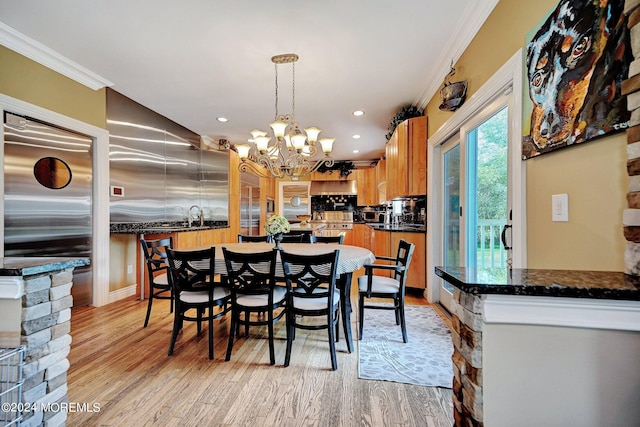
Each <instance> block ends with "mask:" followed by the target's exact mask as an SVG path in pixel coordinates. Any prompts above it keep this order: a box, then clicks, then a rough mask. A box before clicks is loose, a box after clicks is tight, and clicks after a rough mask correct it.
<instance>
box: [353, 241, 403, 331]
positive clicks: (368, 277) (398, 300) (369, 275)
mask: <svg viewBox="0 0 640 427" xmlns="http://www.w3.org/2000/svg"><path fill="white" fill-rule="evenodd" d="M414 249H415V245H414V244H413V243H409V242H407V241H405V240H400V243H399V244H398V253H397V256H396V257H395V258H393V257H385V256H376V261H378V260H379V261H383V262H386V263H387V264H365V265H364V269H365V273H364V276H360V277H358V296H359V298H358V303H359V304H358V307H359V314H360V316H359V317H360V319H359V320H360V329H359V335H358V339H360V340H361V339H362V330H363V327H364V309H365V308H370V309H377V310H394V311H395V314H396V324H397V325H400V329H401V330H402V340H403V341H404V342H405V343H406V342H407V341H408V340H407V325H406V322H405V318H404V294H405V287H406V286H405V285H406V280H407V273H408V271H409V264H410V263H411V257H412V256H413V251H414ZM375 270H381V271H390V272H392V273H393V277H386V276H378V275H374V271H375ZM365 298H383V299H385V298H386V299H392V300H393V305H391V306H389V305H378V304H369V305H365V303H364V300H365Z"/></svg>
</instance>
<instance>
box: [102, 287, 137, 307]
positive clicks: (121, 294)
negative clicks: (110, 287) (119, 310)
mask: <svg viewBox="0 0 640 427" xmlns="http://www.w3.org/2000/svg"><path fill="white" fill-rule="evenodd" d="M137 291H138V285H137V284H135V283H134V284H133V285H129V286H127V287H124V288H121V289H118V290H117V291H110V292H109V302H108V303H112V302H116V301H119V300H121V299H124V298H127V297H130V296H131V295H135V294H136V293H137Z"/></svg>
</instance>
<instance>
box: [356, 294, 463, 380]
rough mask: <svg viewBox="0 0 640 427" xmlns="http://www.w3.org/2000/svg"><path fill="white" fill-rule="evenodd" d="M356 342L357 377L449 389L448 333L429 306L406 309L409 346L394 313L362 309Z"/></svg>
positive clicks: (450, 364)
mask: <svg viewBox="0 0 640 427" xmlns="http://www.w3.org/2000/svg"><path fill="white" fill-rule="evenodd" d="M364 318H365V322H364V333H363V334H362V335H363V337H362V340H361V341H358V377H359V378H361V379H367V380H381V381H394V382H399V383H407V384H416V385H422V386H428V387H445V388H451V387H452V380H453V365H452V362H451V355H452V354H453V343H452V342H451V332H450V331H449V329H448V328H447V326H446V325H445V324H444V322H443V321H442V319H440V317H439V316H438V315H437V314H436V312H435V311H434V310H433V309H432V308H431V307H429V306H407V307H405V318H406V321H407V336H408V339H409V342H408V343H406V344H405V343H403V342H402V332H401V330H400V326H398V325H396V321H395V314H394V312H393V310H365V313H364Z"/></svg>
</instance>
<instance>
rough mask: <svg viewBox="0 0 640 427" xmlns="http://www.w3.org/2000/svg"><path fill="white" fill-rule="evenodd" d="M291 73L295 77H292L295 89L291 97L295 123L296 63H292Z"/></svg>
mask: <svg viewBox="0 0 640 427" xmlns="http://www.w3.org/2000/svg"><path fill="white" fill-rule="evenodd" d="M291 67H292V68H291V74H292V76H293V78H292V79H291V80H292V81H293V89H292V90H291V93H292V97H291V119H292V121H293V122H294V123H295V121H296V63H295V62H293V63H291Z"/></svg>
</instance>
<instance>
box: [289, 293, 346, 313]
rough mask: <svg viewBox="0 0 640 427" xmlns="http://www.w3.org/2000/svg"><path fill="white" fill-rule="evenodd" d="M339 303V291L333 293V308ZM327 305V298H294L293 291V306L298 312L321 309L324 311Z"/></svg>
mask: <svg viewBox="0 0 640 427" xmlns="http://www.w3.org/2000/svg"><path fill="white" fill-rule="evenodd" d="M316 291H322V290H320V289H316ZM324 292H326V290H324ZM314 293H315V292H314ZM339 303H340V291H334V292H333V304H334V306H336V305H338V304H339ZM327 305H328V301H327V297H317V298H300V297H296V296H295V291H294V297H293V306H294V307H295V308H297V309H299V310H322V309H326V308H327Z"/></svg>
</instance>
